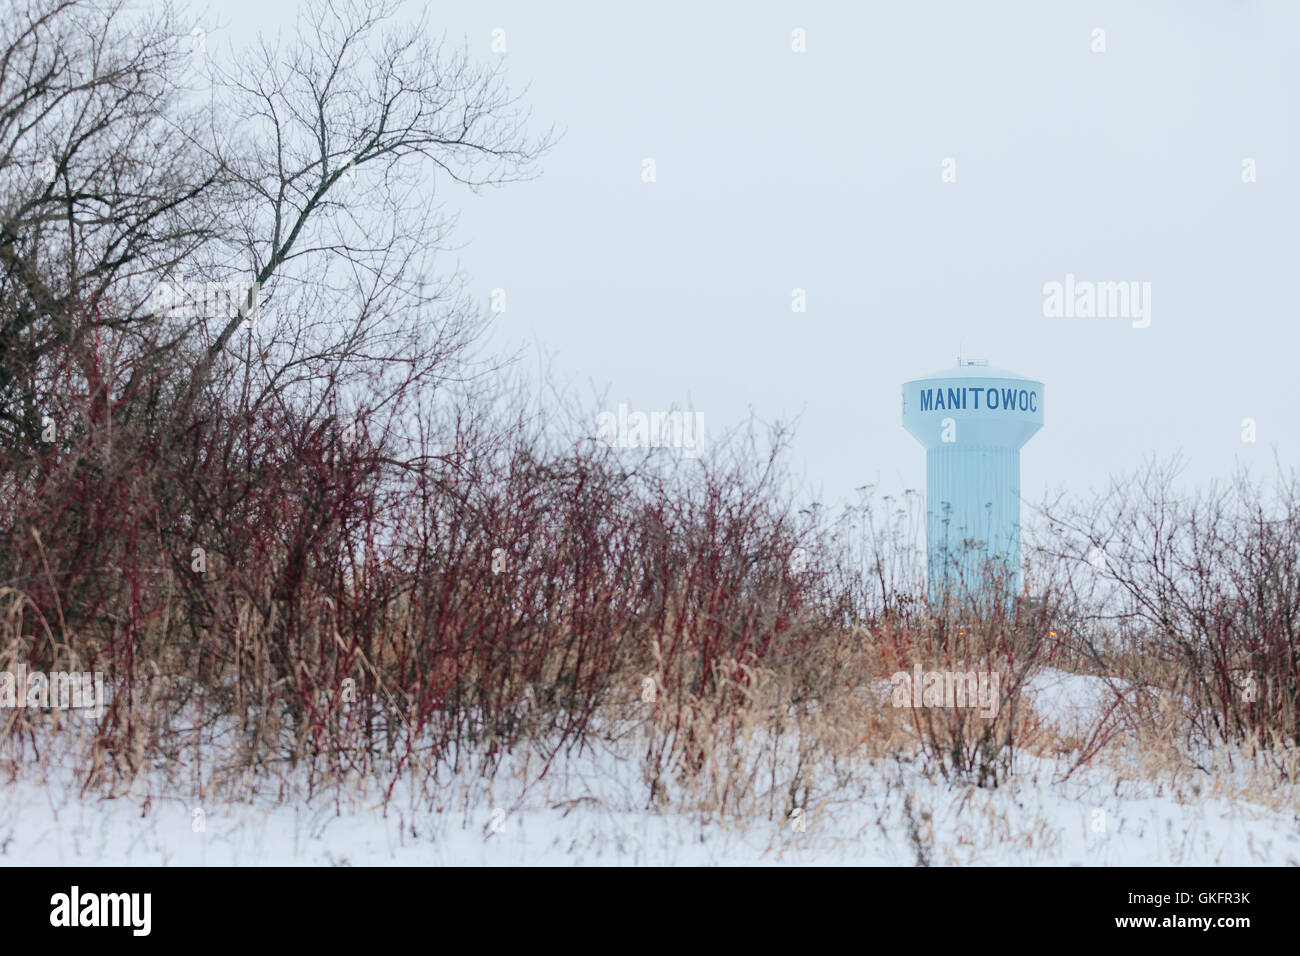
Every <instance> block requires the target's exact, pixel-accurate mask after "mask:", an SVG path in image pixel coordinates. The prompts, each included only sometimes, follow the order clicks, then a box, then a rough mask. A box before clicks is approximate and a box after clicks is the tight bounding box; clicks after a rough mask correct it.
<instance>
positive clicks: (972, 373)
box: [903, 361, 1043, 597]
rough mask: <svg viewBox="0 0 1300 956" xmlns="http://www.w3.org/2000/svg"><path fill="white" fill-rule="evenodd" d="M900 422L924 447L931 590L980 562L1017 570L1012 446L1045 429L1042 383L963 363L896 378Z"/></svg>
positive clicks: (973, 581)
mask: <svg viewBox="0 0 1300 956" xmlns="http://www.w3.org/2000/svg"><path fill="white" fill-rule="evenodd" d="M903 427H904V428H906V429H907V430H908V431H909V432H911V433H912V436H913V437H914V438H916V440H917V441H919V442H920V443H921V444H922V445H924V446H925V495H926V504H925V510H926V521H925V537H926V572H927V577H928V579H929V587H930V593H931V595H933V596H935V597H938V596H940V595H942V594H943V593H944V591H946V590H948V589H950V588H952V587H953V586H954V585H959V584H960V583H961V582H963V581H964V582H966V584H967V586H971V585H977V584H978V583H979V582H980V581H981V576H982V575H983V573H984V572H985V570H986V568H989V567H990V565H991V566H992V570H993V571H994V572H995V573H1000V574H1006V575H1008V576H1009V579H1010V581H1009V583H1010V585H1011V587H1013V588H1015V587H1017V586H1018V581H1019V573H1020V448H1021V446H1022V445H1024V443H1025V442H1027V441H1028V440H1029V439H1030V438H1031V437H1032V436H1033V434H1034V433H1035V432H1036V431H1038V429H1040V428H1042V427H1043V383H1042V382H1037V381H1034V380H1033V379H1029V378H1025V377H1024V376H1023V375H1016V374H1015V373H1014V372H1008V371H1005V370H1003V369H996V368H990V367H989V365H988V363H987V362H964V363H963V362H961V361H958V364H957V367H956V368H951V369H947V370H945V371H941V372H935V373H934V374H933V375H927V376H925V377H924V378H918V379H914V380H913V381H910V382H905V383H904V384H903Z"/></svg>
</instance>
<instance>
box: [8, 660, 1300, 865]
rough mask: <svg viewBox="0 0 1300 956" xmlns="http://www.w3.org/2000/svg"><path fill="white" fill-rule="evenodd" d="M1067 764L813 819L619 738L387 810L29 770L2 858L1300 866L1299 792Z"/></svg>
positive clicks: (1029, 763)
mask: <svg viewBox="0 0 1300 956" xmlns="http://www.w3.org/2000/svg"><path fill="white" fill-rule="evenodd" d="M1029 692H1030V694H1031V695H1032V696H1033V698H1034V699H1035V700H1036V701H1037V709H1038V710H1039V711H1040V713H1044V714H1045V715H1046V714H1050V715H1051V719H1053V720H1055V721H1060V722H1066V723H1074V722H1076V721H1085V720H1087V719H1088V717H1089V715H1090V714H1092V713H1093V712H1095V708H1096V707H1098V706H1100V705H1101V704H1102V702H1104V700H1105V699H1106V692H1105V688H1104V686H1102V684H1101V682H1100V681H1098V680H1096V679H1095V678H1087V677H1078V676H1075V675H1069V674H1064V673H1061V672H1047V673H1044V674H1042V675H1039V677H1038V679H1037V680H1035V681H1034V683H1033V684H1032V685H1031V687H1030V690H1029ZM1065 766H1066V764H1065V762H1064V759H1062V761H1061V762H1060V763H1057V762H1054V761H1052V760H1049V759H1045V758H1035V757H1022V758H1021V759H1020V760H1019V761H1018V771H1017V776H1016V777H1015V778H1014V779H1013V780H1011V781H1009V782H1007V783H1005V784H1004V785H1003V786H1001V787H999V788H997V789H996V790H992V791H988V790H979V789H976V788H972V787H961V786H951V785H949V784H947V783H945V782H944V781H943V780H942V779H937V780H931V779H927V778H926V776H925V775H924V774H923V773H921V772H920V770H919V768H918V767H917V765H915V764H912V763H910V762H908V761H906V760H901V761H889V762H883V761H882V762H878V763H876V764H873V765H869V766H867V767H864V768H862V770H861V771H860V772H859V773H858V774H857V775H856V777H855V783H854V786H853V788H852V792H847V791H846V792H836V793H833V794H831V795H829V796H828V799H826V800H824V801H823V802H821V803H820V804H818V805H817V806H816V807H815V809H813V810H811V811H810V812H809V814H808V816H807V818H806V819H803V820H797V819H796V820H791V819H768V818H766V817H765V816H764V817H761V818H758V819H753V820H750V821H746V822H742V823H740V824H738V823H737V822H736V821H734V820H733V821H730V822H728V823H727V824H725V825H724V824H720V823H717V822H709V821H700V820H699V819H692V818H689V817H687V816H685V815H680V814H673V813H658V812H650V811H647V810H646V809H645V807H644V785H641V784H640V783H639V779H638V773H639V770H638V768H637V767H636V766H635V765H634V763H633V762H631V761H626V760H618V759H614V758H613V757H612V755H610V754H603V755H602V754H588V755H587V756H585V757H584V758H582V759H581V760H571V761H569V762H568V763H566V764H565V765H564V766H563V767H561V768H558V769H557V770H556V772H555V773H553V774H548V778H547V781H546V783H545V785H534V786H533V787H531V788H529V789H528V790H527V791H524V792H523V793H519V792H515V791H512V789H511V786H510V785H509V784H508V783H507V782H504V781H501V780H500V778H499V782H498V783H497V784H495V785H494V787H495V790H494V792H492V793H491V794H480V795H479V796H477V797H474V798H472V799H471V800H470V801H469V802H468V805H469V806H470V809H469V810H468V811H465V810H464V809H463V805H462V807H461V808H457V809H455V810H452V809H450V808H446V809H444V810H443V812H438V811H437V810H436V809H435V808H431V807H429V806H428V802H427V801H416V800H410V799H406V800H404V799H403V797H402V795H401V794H400V793H397V794H396V795H395V796H394V799H393V800H392V801H391V802H390V803H389V805H388V807H387V809H386V810H385V809H383V808H381V807H380V806H379V803H380V801H379V795H378V794H377V793H365V792H363V788H362V787H360V786H359V787H358V788H357V790H356V792H355V793H354V794H353V796H352V797H351V799H349V800H348V801H347V802H345V803H343V804H342V805H341V806H336V805H335V804H334V803H332V802H327V801H325V800H318V801H315V802H314V803H308V802H306V801H303V800H288V801H285V802H284V803H283V804H282V805H277V804H276V802H275V801H273V800H272V799H270V798H269V797H268V798H266V799H265V800H263V799H262V798H254V799H252V800H251V801H250V802H246V803H240V804H237V805H226V806H207V807H198V806H197V805H196V804H195V803H194V802H192V801H186V800H184V799H174V800H160V799H159V798H157V797H156V796H155V797H154V798H152V799H151V800H146V799H145V798H144V797H143V796H140V797H123V798H118V799H113V800H101V799H95V798H90V797H81V796H78V795H77V794H76V793H75V792H72V791H70V790H69V788H68V787H66V786H62V785H59V784H49V785H45V786H40V785H36V784H34V783H20V784H18V785H16V786H13V787H7V788H5V789H4V790H3V791H0V864H3V865H16V866H25V865H101V864H102V865H140V866H157V865H170V866H195V865H199V866H202V865H221V866H227V865H236V866H248V865H416V866H423V865H430V864H433V865H448V864H449V865H473V866H478V865H582V864H599V865H709V864H727V865H779V864H803V865H808V864H832V865H862V864H865V865H890V866H897V865H904V866H913V865H917V864H918V863H927V864H930V865H960V864H976V865H1027V864H1028V865H1082V866H1125V865H1190V864H1199V865H1300V824H1298V822H1297V817H1296V814H1295V812H1294V801H1291V802H1290V806H1289V808H1288V806H1287V801H1284V800H1283V801H1274V803H1275V804H1277V806H1275V807H1274V808H1272V809H1270V808H1269V807H1267V806H1264V805H1263V804H1260V803H1251V802H1246V801H1242V800H1234V799H1224V798H1221V797H1218V796H1211V795H1210V794H1209V793H1208V791H1209V790H1210V789H1211V788H1210V787H1209V786H1208V785H1207V786H1205V787H1204V789H1203V788H1202V784H1200V783H1198V782H1193V783H1191V784H1190V785H1189V786H1183V787H1181V788H1179V792H1174V790H1173V789H1172V788H1171V787H1169V786H1168V785H1162V784H1160V783H1153V782H1149V781H1144V780H1139V779H1121V777H1120V776H1119V775H1118V774H1117V773H1115V772H1114V771H1111V770H1108V769H1106V768H1103V767H1094V768H1091V769H1089V770H1088V771H1086V772H1080V773H1076V774H1074V775H1073V776H1071V777H1070V778H1069V779H1068V780H1065V781H1061V776H1062V774H1063V770H1064V769H1065ZM55 776H57V773H56V774H55ZM452 789H454V787H453V788H452ZM422 804H423V805H422ZM196 811H201V813H200V812H196Z"/></svg>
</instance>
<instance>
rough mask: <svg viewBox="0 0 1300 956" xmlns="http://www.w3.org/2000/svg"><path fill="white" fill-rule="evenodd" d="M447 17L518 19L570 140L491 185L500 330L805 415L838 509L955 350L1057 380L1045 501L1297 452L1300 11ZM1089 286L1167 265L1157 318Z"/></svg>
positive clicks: (484, 261)
mask: <svg viewBox="0 0 1300 956" xmlns="http://www.w3.org/2000/svg"><path fill="white" fill-rule="evenodd" d="M430 8H431V11H432V15H433V20H434V21H435V22H436V23H439V24H441V25H442V26H443V27H444V28H445V29H446V31H447V32H448V33H449V34H450V35H451V36H452V37H456V38H459V37H465V38H467V39H468V40H469V42H470V44H471V47H472V49H474V50H476V51H478V52H480V53H481V55H482V57H484V58H485V59H487V58H492V57H495V56H499V55H500V54H496V53H493V52H492V43H493V38H494V34H493V31H494V30H497V29H499V30H503V31H504V39H505V43H506V49H507V52H506V53H505V60H506V66H507V70H508V76H509V78H510V81H511V83H512V84H513V85H515V86H523V85H525V84H531V91H530V93H529V97H528V102H529V103H530V104H531V106H532V108H533V110H534V115H535V119H536V121H537V125H538V127H539V128H541V127H544V126H546V125H549V124H550V123H552V122H553V123H555V124H556V125H557V126H558V127H560V128H561V129H562V130H563V132H564V137H563V139H562V141H561V142H560V144H559V145H558V146H557V147H556V148H555V149H554V151H553V152H551V153H550V154H549V156H548V157H547V158H546V160H545V162H544V173H543V175H542V177H541V178H540V179H538V180H537V181H534V182H531V183H526V184H521V185H515V186H511V187H508V188H506V189H503V190H499V191H492V192H487V193H485V194H483V195H482V196H478V197H475V196H469V195H466V196H463V197H462V198H463V202H458V205H461V206H462V208H463V213H462V219H461V223H460V226H459V231H458V238H459V239H460V240H461V241H462V242H465V243H467V245H466V246H465V248H464V249H463V250H462V251H461V252H460V253H459V260H460V264H461V266H462V268H463V269H464V270H465V272H466V273H467V274H468V275H469V277H470V278H471V280H472V282H473V285H474V287H475V288H476V289H478V290H481V294H482V296H483V301H484V307H485V308H486V307H487V302H488V297H489V295H490V293H491V290H492V289H494V288H502V289H505V290H506V292H507V300H506V301H507V310H506V312H505V313H503V314H501V315H500V316H498V321H499V323H500V325H501V328H500V331H499V334H498V336H497V339H498V341H500V342H502V343H503V344H509V343H511V342H526V343H527V347H528V349H529V350H530V352H535V351H537V350H541V351H543V352H544V353H546V354H547V355H549V356H552V358H553V368H554V370H555V371H556V372H557V373H559V375H560V376H561V377H562V378H563V379H564V380H565V381H566V382H568V383H570V384H571V385H576V386H578V387H580V388H581V389H582V391H583V394H585V395H590V390H589V389H588V388H587V383H588V382H591V383H594V384H595V386H596V387H597V389H603V388H604V387H606V386H608V388H609V392H608V395H609V404H610V405H611V406H613V405H616V404H617V403H618V402H619V401H626V402H628V403H629V404H630V405H631V406H632V407H633V408H635V409H644V410H647V411H648V410H655V409H667V408H669V407H671V406H673V405H676V406H679V407H681V406H685V405H689V406H690V407H692V408H694V409H695V410H696V411H698V412H701V413H702V414H703V416H704V422H705V425H706V428H707V429H708V430H709V431H712V432H716V431H718V430H720V429H723V428H726V427H728V426H731V425H734V424H736V423H737V422H740V421H742V420H744V419H745V418H746V416H747V415H748V414H749V412H750V410H752V411H753V412H754V413H755V414H757V415H758V416H759V417H760V418H762V419H765V420H773V419H780V418H784V419H790V418H793V417H795V416H800V418H801V422H800V428H799V432H798V435H797V438H796V441H795V446H794V451H795V457H794V464H795V466H796V469H797V471H798V473H799V474H801V475H802V476H803V477H804V478H805V479H806V480H807V481H808V482H809V484H810V485H811V486H812V488H813V489H814V491H817V492H819V493H820V494H821V495H822V496H823V497H824V499H827V500H831V501H836V500H841V499H843V498H846V497H848V496H849V495H850V493H851V491H852V489H853V488H855V487H857V486H859V485H863V484H867V483H877V484H879V485H881V486H882V487H883V488H884V489H886V490H887V491H898V490H901V489H903V488H920V487H922V486H923V484H924V453H923V451H922V449H921V448H920V446H919V445H918V444H916V443H915V442H914V440H913V439H912V438H911V437H910V436H908V434H907V433H906V432H904V430H903V428H902V427H901V425H900V409H899V386H900V384H901V383H902V382H903V381H905V380H906V379H909V378H914V377H917V376H919V375H922V374H925V373H928V372H931V371H934V370H936V369H939V368H942V367H944V366H949V365H954V364H955V361H956V358H957V355H958V351H959V350H960V351H961V352H962V354H963V355H964V356H965V357H967V358H975V359H987V360H989V362H990V364H992V365H994V366H1001V367H1004V368H1008V369H1011V370H1014V371H1016V372H1020V373H1022V374H1025V375H1029V376H1032V377H1035V378H1038V379H1041V380H1042V381H1043V382H1045V383H1046V425H1045V427H1044V428H1043V430H1042V431H1041V432H1040V433H1039V434H1038V435H1037V436H1036V437H1035V438H1033V439H1032V440H1031V441H1030V443H1029V444H1028V445H1027V446H1026V448H1025V450H1024V454H1023V458H1022V462H1023V485H1022V489H1023V494H1024V496H1025V498H1026V499H1028V500H1031V501H1033V500H1037V498H1038V497H1039V496H1040V495H1041V494H1042V492H1043V491H1044V489H1047V488H1064V489H1066V490H1068V491H1073V492H1086V491H1087V490H1088V489H1089V488H1090V487H1099V486H1103V485H1104V484H1105V483H1106V480H1107V477H1108V476H1109V475H1111V474H1113V473H1122V472H1126V471H1130V470H1132V469H1133V468H1134V467H1136V465H1137V464H1138V463H1139V462H1140V461H1141V460H1142V458H1143V456H1144V455H1147V454H1150V453H1156V454H1160V455H1168V454H1171V453H1173V452H1175V451H1178V450H1181V451H1183V452H1184V453H1185V455H1186V456H1187V457H1188V459H1189V461H1190V469H1189V477H1191V478H1193V479H1194V480H1196V481H1197V482H1201V483H1204V482H1206V481H1208V480H1209V479H1210V478H1213V477H1216V476H1226V475H1227V474H1228V473H1229V472H1231V470H1232V468H1233V466H1234V462H1235V461H1236V460H1238V459H1244V460H1247V461H1250V462H1257V463H1259V465H1260V466H1263V467H1264V468H1266V469H1267V468H1271V462H1272V458H1273V455H1274V451H1275V450H1276V452H1277V454H1278V455H1279V456H1280V458H1281V459H1282V461H1283V462H1284V463H1286V464H1287V465H1296V464H1300V453H1298V451H1297V439H1298V438H1300V428H1297V424H1296V411H1295V409H1294V405H1295V400H1296V394H1297V391H1298V389H1297V381H1298V379H1300V375H1298V374H1297V363H1296V352H1297V345H1298V344H1300V333H1298V332H1297V329H1296V325H1297V320H1298V318H1300V316H1298V311H1300V310H1297V307H1296V301H1297V300H1296V295H1295V292H1294V283H1295V282H1296V280H1297V278H1298V277H1300V271H1298V270H1297V265H1298V264H1300V238H1297V234H1298V230H1297V216H1298V214H1300V202H1298V201H1297V200H1298V199H1300V166H1298V163H1297V160H1298V159H1300V52H1297V51H1298V50H1300V42H1298V41H1297V37H1298V36H1300V4H1297V3H1293V2H1282V0H1277V2H1270V3H1251V2H1231V0H1205V2H1183V3H1177V4H1175V3H1172V2H1171V3H1142V4H1135V3H1131V2H1127V3H1096V2H1093V3H1057V2H1053V3H1042V2H1026V3H997V4H972V3H966V2H950V3H912V2H907V3H897V2H894V3H847V2H844V3H834V4H830V3H825V4H811V3H807V2H798V3H795V2H790V3H754V2H744V3H725V4H724V3H708V4H704V3H699V2H698V0H696V2H682V3H674V2H655V3H652V4H641V5H631V4H607V3H584V4H579V3H547V4H539V3H536V2H535V0H529V2H519V3H491V2H473V3H470V2H457V3H434V4H431V5H430ZM295 9H296V4H294V3H292V2H281V3H277V4H274V5H268V4H266V3H264V2H262V3H256V4H254V3H251V2H246V0H238V2H237V3H235V4H233V5H223V6H222V7H221V8H220V10H219V16H218V19H220V20H222V21H225V22H227V23H229V24H230V28H229V29H228V30H226V31H224V32H225V34H226V35H227V36H230V37H236V38H237V37H239V36H241V35H243V34H245V33H246V32H248V31H250V30H252V29H254V28H262V29H267V30H274V29H275V27H276V26H277V25H280V24H288V23H290V22H291V21H292V17H293V14H294V11H295ZM993 11H997V12H996V13H995V12H993ZM796 29H801V30H803V31H806V33H805V35H806V51H805V52H795V50H794V49H792V45H793V40H794V35H793V31H795V30H796ZM1098 29H1100V30H1103V31H1104V37H1101V39H1103V40H1104V52H1095V51H1094V48H1095V47H1097V46H1098V45H1099V44H1098V39H1099V37H1100V35H1099V34H1097V33H1096V32H1095V31H1097V30H1098ZM496 36H497V39H498V41H499V40H500V38H501V36H502V35H501V34H497V35H496ZM647 158H650V159H653V160H654V164H655V179H656V181H655V182H653V183H647V182H645V181H643V170H644V160H646V159H647ZM947 159H951V160H953V161H954V163H953V164H949V165H948V167H947V169H948V170H949V171H950V172H952V171H954V170H955V178H956V181H955V182H945V181H944V175H943V174H944V171H945V160H947ZM1246 160H1249V161H1251V163H1253V168H1254V176H1255V180H1256V181H1254V182H1243V171H1244V168H1245V167H1244V166H1243V163H1244V161H1246ZM1067 274H1073V275H1074V276H1075V277H1076V280H1078V281H1092V282H1121V281H1132V282H1137V283H1139V284H1140V283H1150V300H1149V303H1148V304H1149V307H1150V316H1149V318H1150V324H1149V325H1148V326H1147V327H1145V328H1137V327H1134V321H1131V320H1130V319H1128V318H1082V317H1048V316H1045V315H1044V291H1043V288H1044V284H1045V283H1049V282H1053V281H1056V282H1061V283H1064V282H1065V279H1066V275H1067ZM796 288H801V289H805V290H806V295H807V311H806V312H803V313H798V312H794V311H792V292H793V290H794V289H796ZM599 410H600V409H598V408H593V416H594V414H595V412H596V411H599ZM1244 418H1252V419H1254V420H1255V422H1256V423H1257V429H1258V432H1257V435H1258V440H1257V442H1256V443H1255V444H1248V443H1243V441H1242V419H1244Z"/></svg>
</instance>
